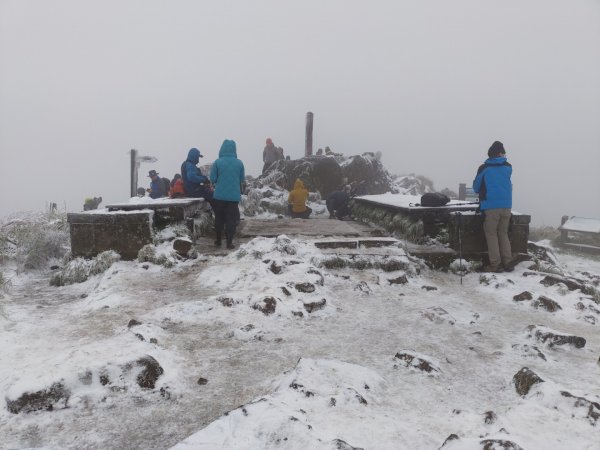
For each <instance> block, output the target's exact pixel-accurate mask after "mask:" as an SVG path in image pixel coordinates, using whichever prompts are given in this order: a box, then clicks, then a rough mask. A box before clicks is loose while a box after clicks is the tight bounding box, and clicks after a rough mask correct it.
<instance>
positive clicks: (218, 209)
mask: <svg viewBox="0 0 600 450" xmlns="http://www.w3.org/2000/svg"><path fill="white" fill-rule="evenodd" d="M245 178H246V174H245V171H244V163H243V162H242V161H240V160H239V159H238V158H237V149H236V145H235V141H232V140H229V139H225V140H224V141H223V144H222V145H221V150H219V159H217V160H216V161H215V162H214V163H213V165H212V167H211V169H210V181H211V182H212V184H213V185H214V186H215V192H214V194H213V201H214V205H213V210H214V213H215V230H216V235H217V240H216V241H215V245H216V246H217V247H220V246H221V242H222V240H221V238H222V233H223V229H225V238H226V240H227V248H228V249H232V248H235V246H234V245H233V236H234V234H235V229H236V225H237V216H238V212H239V210H238V203H239V202H240V200H241V197H242V195H241V194H242V183H243V182H244V179H245Z"/></svg>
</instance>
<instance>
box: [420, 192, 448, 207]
mask: <svg viewBox="0 0 600 450" xmlns="http://www.w3.org/2000/svg"><path fill="white" fill-rule="evenodd" d="M449 201H450V197H448V196H447V195H444V194H441V193H439V192H428V193H426V194H423V195H422V196H421V203H420V205H421V206H444V205H445V204H446V203H448V202H449Z"/></svg>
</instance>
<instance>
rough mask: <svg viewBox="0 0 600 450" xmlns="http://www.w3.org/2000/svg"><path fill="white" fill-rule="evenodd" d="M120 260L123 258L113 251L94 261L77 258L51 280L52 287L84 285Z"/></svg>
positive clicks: (100, 255)
mask: <svg viewBox="0 0 600 450" xmlns="http://www.w3.org/2000/svg"><path fill="white" fill-rule="evenodd" d="M120 259H121V256H120V255H119V254H118V253H116V252H114V251H112V250H108V251H106V252H102V253H100V254H99V255H98V256H96V257H95V258H94V259H83V258H75V259H73V260H70V261H68V262H67V263H66V264H65V266H64V267H63V269H62V270H61V271H60V272H59V273H57V274H55V275H54V276H53V277H52V278H51V279H50V285H51V286H65V285H68V284H75V283H83V282H84V281H86V280H87V279H88V278H90V277H91V276H94V275H99V274H101V273H104V272H106V271H107V270H108V269H109V268H110V266H112V264H113V263H115V262H117V261H119V260H120Z"/></svg>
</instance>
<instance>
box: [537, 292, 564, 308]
mask: <svg viewBox="0 0 600 450" xmlns="http://www.w3.org/2000/svg"><path fill="white" fill-rule="evenodd" d="M532 304H533V306H534V307H535V308H536V309H537V308H542V309H545V310H546V311H548V312H556V311H558V310H561V309H562V308H561V307H560V305H559V304H558V303H557V302H556V301H554V300H552V299H551V298H549V297H546V296H545V295H540V296H539V297H538V299H537V300H536V301H534V302H533V303H532Z"/></svg>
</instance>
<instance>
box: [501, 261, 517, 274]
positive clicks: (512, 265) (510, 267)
mask: <svg viewBox="0 0 600 450" xmlns="http://www.w3.org/2000/svg"><path fill="white" fill-rule="evenodd" d="M517 264H519V262H518V261H516V260H514V259H512V260H511V261H509V262H507V263H506V264H504V271H505V272H512V271H513V270H515V266H516V265H517Z"/></svg>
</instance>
